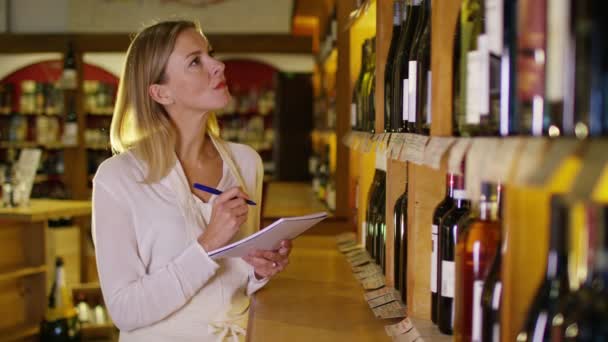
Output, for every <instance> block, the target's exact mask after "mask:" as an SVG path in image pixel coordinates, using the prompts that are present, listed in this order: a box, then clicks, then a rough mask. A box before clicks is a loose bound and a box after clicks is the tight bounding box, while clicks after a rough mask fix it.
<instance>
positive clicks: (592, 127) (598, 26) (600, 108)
mask: <svg viewBox="0 0 608 342" xmlns="http://www.w3.org/2000/svg"><path fill="white" fill-rule="evenodd" d="M591 4H592V5H591V6H592V11H591V13H592V23H593V24H592V25H593V29H592V31H591V62H590V65H591V94H592V95H591V103H590V105H589V107H590V109H589V110H590V112H589V116H590V118H589V134H590V135H591V136H600V135H602V136H605V135H608V76H607V75H608V43H607V42H606V35H607V32H608V21H606V16H608V5H607V4H606V2H605V1H601V0H593V1H591Z"/></svg>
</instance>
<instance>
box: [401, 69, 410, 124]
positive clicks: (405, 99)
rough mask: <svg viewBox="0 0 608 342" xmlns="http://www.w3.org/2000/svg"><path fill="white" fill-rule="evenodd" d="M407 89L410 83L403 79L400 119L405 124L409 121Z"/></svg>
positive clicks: (408, 94) (408, 93)
mask: <svg viewBox="0 0 608 342" xmlns="http://www.w3.org/2000/svg"><path fill="white" fill-rule="evenodd" d="M409 87H410V81H409V80H408V79H407V78H405V79H403V96H402V97H403V103H402V111H403V112H402V113H401V119H402V120H403V121H404V122H405V121H408V119H409V114H410V112H409V108H410V107H409V100H410V91H409Z"/></svg>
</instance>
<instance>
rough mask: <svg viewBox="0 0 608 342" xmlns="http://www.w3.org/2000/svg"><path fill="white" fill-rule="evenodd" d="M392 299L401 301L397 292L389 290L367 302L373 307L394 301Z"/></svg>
mask: <svg viewBox="0 0 608 342" xmlns="http://www.w3.org/2000/svg"><path fill="white" fill-rule="evenodd" d="M394 301H398V302H401V296H400V295H399V293H398V292H389V293H387V294H385V295H384V296H381V297H378V298H374V299H372V300H370V301H368V302H367V304H368V305H369V307H370V308H372V309H373V308H376V307H378V306H380V305H384V304H387V303H390V302H394Z"/></svg>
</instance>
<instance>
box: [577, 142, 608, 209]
mask: <svg viewBox="0 0 608 342" xmlns="http://www.w3.org/2000/svg"><path fill="white" fill-rule="evenodd" d="M606 151H608V141H606V140H599V139H597V140H592V141H590V142H588V143H587V146H586V151H585V156H584V157H583V160H582V167H581V169H580V171H579V172H578V175H577V177H576V179H575V180H574V184H573V185H572V188H571V189H570V191H571V193H572V194H573V195H574V196H575V197H576V198H592V197H593V194H594V190H597V189H598V188H601V187H598V182H599V181H600V178H601V177H602V176H603V174H604V170H605V167H606V164H607V163H608V153H606ZM604 191H605V190H604Z"/></svg>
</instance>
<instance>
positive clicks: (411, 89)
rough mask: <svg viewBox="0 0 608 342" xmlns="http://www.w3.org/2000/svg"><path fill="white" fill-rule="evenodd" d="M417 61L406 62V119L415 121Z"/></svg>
mask: <svg viewBox="0 0 608 342" xmlns="http://www.w3.org/2000/svg"><path fill="white" fill-rule="evenodd" d="M417 81H418V62H417V61H409V63H408V82H409V86H408V89H407V90H408V93H409V99H408V113H409V114H408V118H409V119H408V121H409V122H414V123H415V122H416V96H417V91H418V83H417Z"/></svg>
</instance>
